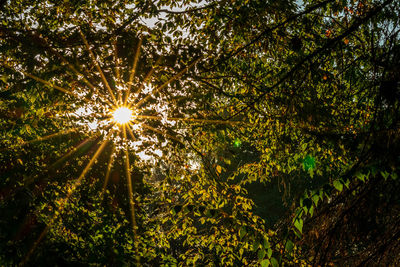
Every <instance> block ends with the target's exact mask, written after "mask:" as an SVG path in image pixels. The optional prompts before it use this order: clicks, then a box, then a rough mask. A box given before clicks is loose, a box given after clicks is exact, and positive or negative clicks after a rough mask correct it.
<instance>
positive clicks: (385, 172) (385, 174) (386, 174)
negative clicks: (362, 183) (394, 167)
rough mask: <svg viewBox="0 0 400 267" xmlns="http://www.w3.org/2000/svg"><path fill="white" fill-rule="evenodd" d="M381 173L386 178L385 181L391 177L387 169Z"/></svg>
mask: <svg viewBox="0 0 400 267" xmlns="http://www.w3.org/2000/svg"><path fill="white" fill-rule="evenodd" d="M381 175H382V177H383V178H384V179H385V181H386V180H387V178H388V177H389V173H388V172H387V171H381Z"/></svg>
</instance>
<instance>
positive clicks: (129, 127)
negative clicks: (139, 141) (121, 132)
mask: <svg viewBox="0 0 400 267" xmlns="http://www.w3.org/2000/svg"><path fill="white" fill-rule="evenodd" d="M131 126H132V125H131V123H130V122H129V123H128V125H127V127H126V128H127V129H128V133H129V135H130V136H131V138H132V140H133V141H136V137H135V135H134V134H133V132H132V129H131Z"/></svg>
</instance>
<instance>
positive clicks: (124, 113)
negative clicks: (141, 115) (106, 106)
mask: <svg viewBox="0 0 400 267" xmlns="http://www.w3.org/2000/svg"><path fill="white" fill-rule="evenodd" d="M112 116H113V121H114V122H116V123H118V124H120V125H123V124H126V123H128V122H130V121H131V120H132V119H133V112H132V110H131V109H130V108H128V107H119V108H117V109H116V110H114V111H113V113H112Z"/></svg>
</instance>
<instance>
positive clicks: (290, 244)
mask: <svg viewBox="0 0 400 267" xmlns="http://www.w3.org/2000/svg"><path fill="white" fill-rule="evenodd" d="M293 248H294V244H293V242H292V241H291V240H287V241H286V246H285V249H286V251H287V252H289V253H290V252H292V251H293Z"/></svg>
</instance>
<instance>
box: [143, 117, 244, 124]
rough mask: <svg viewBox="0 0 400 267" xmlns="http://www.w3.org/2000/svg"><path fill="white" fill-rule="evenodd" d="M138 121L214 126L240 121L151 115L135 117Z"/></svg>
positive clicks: (238, 122)
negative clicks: (184, 122) (182, 122)
mask: <svg viewBox="0 0 400 267" xmlns="http://www.w3.org/2000/svg"><path fill="white" fill-rule="evenodd" d="M135 117H136V118H138V119H150V120H163V119H166V120H169V121H188V122H204V123H216V124H240V123H244V122H242V121H229V120H226V121H225V120H212V119H194V118H174V117H166V118H164V117H159V116H151V115H136V116H135Z"/></svg>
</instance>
